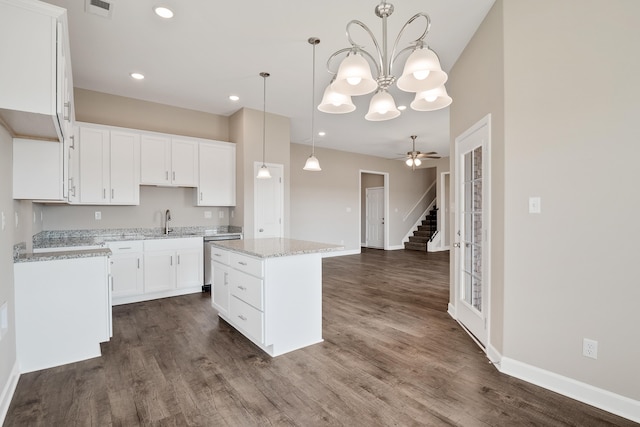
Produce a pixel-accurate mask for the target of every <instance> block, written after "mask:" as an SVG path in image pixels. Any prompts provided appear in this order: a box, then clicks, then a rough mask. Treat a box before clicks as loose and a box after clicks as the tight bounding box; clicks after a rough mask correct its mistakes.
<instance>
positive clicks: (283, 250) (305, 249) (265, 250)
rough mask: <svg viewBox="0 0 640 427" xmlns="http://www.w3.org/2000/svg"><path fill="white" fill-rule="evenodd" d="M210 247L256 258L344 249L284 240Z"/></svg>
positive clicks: (268, 239)
mask: <svg viewBox="0 0 640 427" xmlns="http://www.w3.org/2000/svg"><path fill="white" fill-rule="evenodd" d="M211 245H212V246H215V247H218V248H221V249H228V250H231V251H234V252H240V253H243V254H246V255H252V256H255V257H258V258H274V257H286V256H292V255H303V254H313V253H319V252H333V251H339V250H342V249H344V247H343V246H339V245H330V244H328V243H319V242H309V241H306V240H295V239H284V238H265V239H245V240H223V241H218V242H211Z"/></svg>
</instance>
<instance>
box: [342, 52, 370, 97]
mask: <svg viewBox="0 0 640 427" xmlns="http://www.w3.org/2000/svg"><path fill="white" fill-rule="evenodd" d="M377 87H378V83H377V82H376V81H375V80H374V79H373V77H372V76H371V67H369V63H368V62H367V60H366V59H365V58H364V56H362V55H361V54H359V53H358V52H355V53H353V52H352V53H349V55H347V57H346V58H344V59H343V60H342V62H341V63H340V67H339V68H338V74H337V75H336V81H335V82H334V83H333V89H334V90H335V91H337V92H339V93H341V94H344V95H349V96H358V95H366V94H367V93H371V92H373V91H374V90H376V88H377Z"/></svg>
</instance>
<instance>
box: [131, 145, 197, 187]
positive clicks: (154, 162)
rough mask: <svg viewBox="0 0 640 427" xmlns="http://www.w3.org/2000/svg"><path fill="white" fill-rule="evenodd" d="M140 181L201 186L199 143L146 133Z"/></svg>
mask: <svg viewBox="0 0 640 427" xmlns="http://www.w3.org/2000/svg"><path fill="white" fill-rule="evenodd" d="M140 183H141V184H143V185H163V186H174V187H196V186H197V185H198V142H197V140H191V139H188V138H179V137H171V136H169V135H162V134H142V136H141V139H140Z"/></svg>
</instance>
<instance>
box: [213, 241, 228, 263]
mask: <svg viewBox="0 0 640 427" xmlns="http://www.w3.org/2000/svg"><path fill="white" fill-rule="evenodd" d="M210 247H211V261H215V262H219V263H221V264H226V265H229V251H225V250H224V249H218V248H216V247H214V246H211V245H210Z"/></svg>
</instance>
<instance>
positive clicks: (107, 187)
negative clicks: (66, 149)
mask: <svg viewBox="0 0 640 427" xmlns="http://www.w3.org/2000/svg"><path fill="white" fill-rule="evenodd" d="M79 129H80V132H79V139H78V141H77V143H78V151H79V177H78V178H79V180H78V181H79V182H78V184H77V185H78V186H79V203H80V204H98V205H109V204H113V205H137V204H139V203H140V187H139V159H140V154H139V153H140V148H139V147H140V145H139V135H137V134H136V133H131V132H124V131H119V130H109V129H108V128H103V127H91V126H82V125H81V126H80V127H79Z"/></svg>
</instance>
